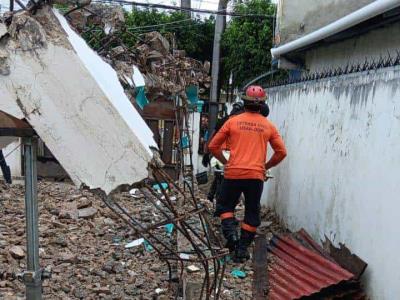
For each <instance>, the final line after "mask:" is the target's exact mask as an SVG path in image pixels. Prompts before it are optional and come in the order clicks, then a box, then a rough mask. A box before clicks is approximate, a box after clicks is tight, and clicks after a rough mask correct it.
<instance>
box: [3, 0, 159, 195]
mask: <svg viewBox="0 0 400 300" xmlns="http://www.w3.org/2000/svg"><path fill="white" fill-rule="evenodd" d="M24 21H26V23H24ZM13 23H14V24H15V25H14V26H13V25H12V26H10V28H8V31H9V32H10V33H11V34H10V35H11V37H10V38H9V39H8V40H7V42H6V43H4V45H3V44H2V45H1V46H0V51H2V50H3V51H10V50H13V55H12V60H11V61H10V70H11V72H10V74H9V75H8V76H0V86H1V89H0V99H1V101H0V110H2V111H4V112H6V113H9V114H11V115H13V116H14V117H17V118H26V120H27V121H28V122H29V123H30V125H31V126H32V127H33V128H34V129H35V131H36V132H37V133H38V135H39V136H40V138H41V139H42V140H43V141H44V142H45V143H46V145H47V147H48V148H49V149H50V150H51V152H52V153H53V154H54V156H55V157H56V158H57V160H58V161H59V162H60V163H61V164H62V166H63V167H64V169H65V170H66V171H67V173H68V174H69V175H70V177H71V179H72V180H73V181H74V183H75V184H76V185H77V186H82V185H84V186H87V187H89V188H91V189H101V190H102V191H104V192H105V193H106V194H108V193H110V192H111V191H113V190H114V189H116V188H118V187H119V186H121V185H126V184H133V183H135V182H138V181H141V180H143V179H144V178H146V177H147V176H148V171H147V167H148V163H149V161H150V160H151V159H152V156H153V155H152V151H151V149H150V147H156V143H155V141H154V139H153V134H152V132H151V130H150V129H149V128H148V126H147V125H146V123H145V122H144V120H143V119H142V117H141V116H140V115H139V113H138V112H137V111H136V110H135V108H134V107H133V105H132V104H131V103H130V101H129V99H128V98H127V96H126V95H125V93H124V90H123V88H122V86H121V84H120V82H119V80H118V76H117V74H116V72H115V71H114V69H112V67H111V66H110V65H108V64H107V63H106V62H104V61H103V60H102V59H101V58H100V57H99V56H98V55H97V54H96V53H95V52H94V51H92V50H91V49H90V48H89V46H88V45H87V44H86V43H85V41H84V40H83V39H82V38H81V37H79V36H78V35H77V34H76V33H75V32H74V31H73V30H72V29H71V28H70V27H69V25H68V23H67V21H66V20H65V18H64V17H63V16H62V15H60V14H59V13H58V12H57V11H53V10H51V8H49V7H48V6H44V7H43V8H42V9H40V10H38V12H37V14H36V15H34V16H30V14H29V13H27V12H22V13H19V14H16V15H15V16H14V18H13ZM17 25H18V26H17ZM16 27H18V28H19V30H16ZM3 30H4V29H3ZM18 49H23V50H26V51H14V50H18Z"/></svg>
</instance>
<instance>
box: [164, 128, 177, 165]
mask: <svg viewBox="0 0 400 300" xmlns="http://www.w3.org/2000/svg"><path fill="white" fill-rule="evenodd" d="M174 126H175V124H174V122H173V121H165V123H164V137H163V152H162V160H163V162H164V163H166V164H170V163H172V149H173V147H174Z"/></svg>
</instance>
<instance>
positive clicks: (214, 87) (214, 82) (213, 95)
mask: <svg viewBox="0 0 400 300" xmlns="http://www.w3.org/2000/svg"><path fill="white" fill-rule="evenodd" d="M227 5H228V1H227V0H219V3H218V11H225V10H226V7H227ZM225 20H226V17H225V16H224V15H217V18H216V20H215V33H214V47H213V58H212V69H211V89H210V106H209V118H208V132H209V133H210V135H211V133H212V132H213V131H214V128H215V124H216V123H217V114H218V102H217V100H218V87H219V84H218V79H219V69H220V56H221V38H222V33H223V32H224V28H225Z"/></svg>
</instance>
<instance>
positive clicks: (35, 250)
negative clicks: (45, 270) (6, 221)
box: [23, 138, 42, 300]
mask: <svg viewBox="0 0 400 300" xmlns="http://www.w3.org/2000/svg"><path fill="white" fill-rule="evenodd" d="M23 147H24V155H25V218H26V242H27V246H26V249H27V271H26V272H24V274H23V282H24V283H25V286H26V299H27V300H41V299H42V274H41V270H40V266H39V225H38V218H39V214H38V201H37V169H36V139H35V138H25V139H24V140H23Z"/></svg>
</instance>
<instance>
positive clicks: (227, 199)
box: [216, 179, 264, 227]
mask: <svg viewBox="0 0 400 300" xmlns="http://www.w3.org/2000/svg"><path fill="white" fill-rule="evenodd" d="M263 188H264V182H263V181H262V180H259V179H224V181H223V183H222V188H221V195H220V198H219V199H218V201H217V208H216V214H217V215H218V216H220V215H221V214H224V213H228V212H235V208H236V206H237V205H238V203H239V198H240V195H241V194H242V193H243V195H244V199H245V203H244V205H245V214H244V220H243V222H244V223H245V224H247V225H250V226H253V227H257V226H259V225H260V223H261V220H260V207H261V205H260V200H261V195H262V192H263Z"/></svg>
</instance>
